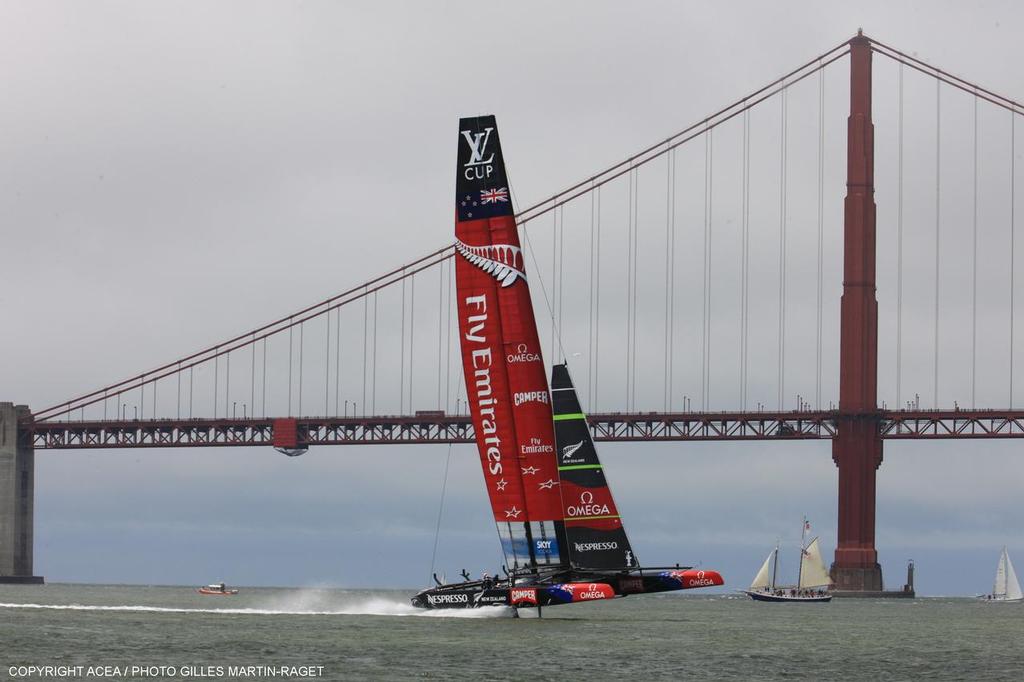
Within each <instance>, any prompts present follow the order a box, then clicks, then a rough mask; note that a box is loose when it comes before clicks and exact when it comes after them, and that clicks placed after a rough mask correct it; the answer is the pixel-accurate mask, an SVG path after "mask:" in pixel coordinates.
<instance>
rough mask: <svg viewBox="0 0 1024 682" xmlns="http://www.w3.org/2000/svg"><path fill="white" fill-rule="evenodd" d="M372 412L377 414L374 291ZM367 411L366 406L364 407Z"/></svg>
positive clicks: (374, 304)
mask: <svg viewBox="0 0 1024 682" xmlns="http://www.w3.org/2000/svg"><path fill="white" fill-rule="evenodd" d="M371 379H372V384H371V389H372V391H373V392H372V393H371V397H370V414H377V292H376V291H375V292H373V367H372V372H371ZM363 411H364V412H365V411H366V408H365V407H364V408H363Z"/></svg>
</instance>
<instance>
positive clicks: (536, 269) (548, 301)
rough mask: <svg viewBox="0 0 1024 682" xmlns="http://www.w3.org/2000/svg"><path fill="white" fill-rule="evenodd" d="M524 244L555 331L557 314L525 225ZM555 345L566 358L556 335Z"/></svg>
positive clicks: (560, 340)
mask: <svg viewBox="0 0 1024 682" xmlns="http://www.w3.org/2000/svg"><path fill="white" fill-rule="evenodd" d="M523 242H524V243H525V244H526V248H527V250H528V251H529V252H530V259H531V260H532V261H533V271H534V272H536V273H537V281H538V283H539V284H540V291H541V294H543V297H544V305H545V306H546V307H547V309H548V315H549V316H550V318H551V321H552V329H554V328H555V327H554V320H555V313H554V309H553V307H552V299H551V298H550V297H549V296H548V290H547V287H546V286H545V285H544V278H543V277H542V276H541V274H540V272H541V269H540V265H539V264H538V262H537V254H536V253H534V250H533V242H531V241H530V232H529V229H527V227H526V226H525V225H524V226H523ZM524 260H525V259H524ZM554 343H556V344H557V346H558V350H560V351H561V352H562V357H563V358H564V357H565V348H563V347H562V339H561V337H559V336H557V335H556V337H555V340H554ZM551 355H552V357H554V355H555V348H554V347H552V349H551Z"/></svg>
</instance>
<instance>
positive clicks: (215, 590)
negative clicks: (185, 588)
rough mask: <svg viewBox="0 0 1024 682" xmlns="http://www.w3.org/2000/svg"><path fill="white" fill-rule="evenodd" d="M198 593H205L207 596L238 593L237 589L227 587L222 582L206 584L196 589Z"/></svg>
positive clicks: (223, 595)
mask: <svg viewBox="0 0 1024 682" xmlns="http://www.w3.org/2000/svg"><path fill="white" fill-rule="evenodd" d="M196 591H197V592H199V594H205V595H207V596H215V597H231V596H234V595H236V594H238V590H234V589H228V587H227V585H225V584H224V583H214V584H212V585H206V586H204V587H200V588H199V589H198V590H196Z"/></svg>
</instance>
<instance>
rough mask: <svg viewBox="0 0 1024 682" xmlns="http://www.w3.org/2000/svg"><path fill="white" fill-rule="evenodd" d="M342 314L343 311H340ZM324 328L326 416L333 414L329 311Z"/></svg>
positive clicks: (254, 348)
mask: <svg viewBox="0 0 1024 682" xmlns="http://www.w3.org/2000/svg"><path fill="white" fill-rule="evenodd" d="M338 314H339V315H340V314H341V311H338ZM326 320H327V321H326V323H325V324H324V327H326V331H327V345H326V346H325V347H324V361H325V362H324V416H327V415H329V414H330V413H331V311H330V310H328V311H327V318H326ZM255 353H256V347H255V346H253V358H254V361H255Z"/></svg>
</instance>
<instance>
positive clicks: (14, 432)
mask: <svg viewBox="0 0 1024 682" xmlns="http://www.w3.org/2000/svg"><path fill="white" fill-rule="evenodd" d="M28 415H29V411H28V408H27V407H26V406H24V405H18V406H17V407H15V406H14V405H13V404H12V403H0V583H22V584H40V583H42V582H43V578H42V577H41V576H35V575H32V542H33V537H32V530H33V528H32V526H33V520H32V516H33V508H34V504H35V451H34V450H33V448H32V438H31V434H29V433H27V432H25V431H22V430H21V429H19V428H18V418H19V417H22V418H24V417H27V416H28Z"/></svg>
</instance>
